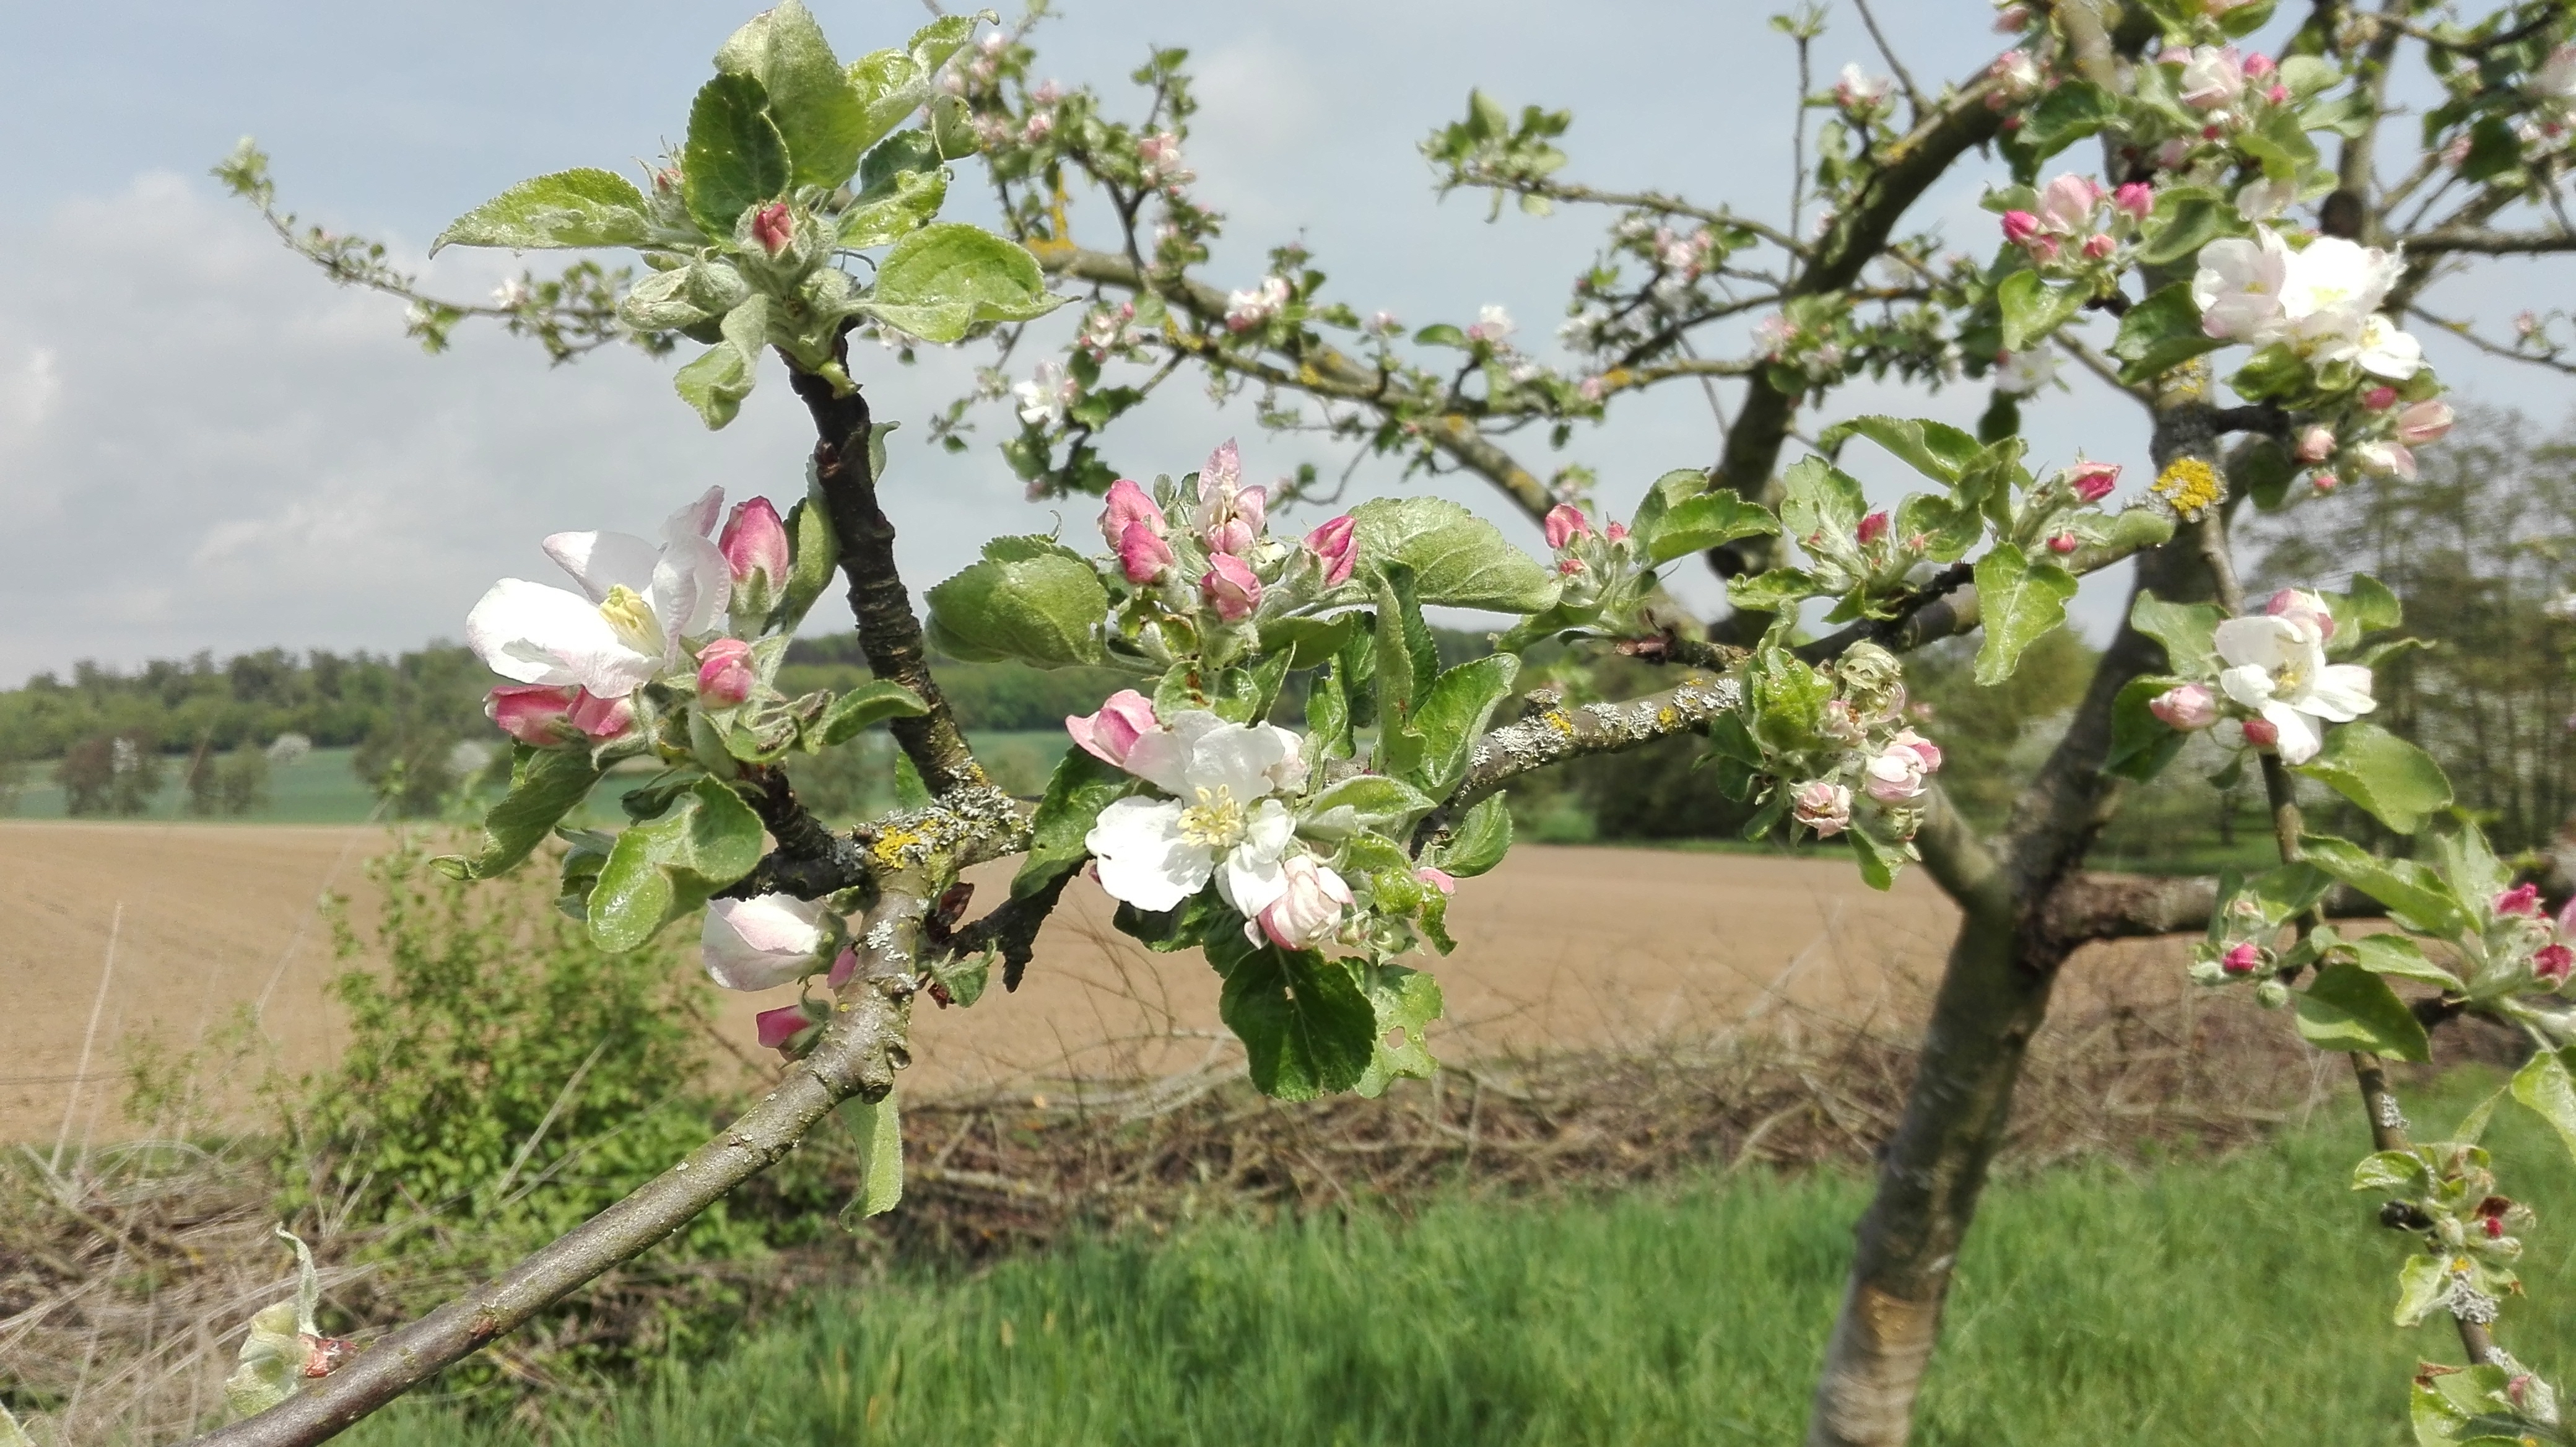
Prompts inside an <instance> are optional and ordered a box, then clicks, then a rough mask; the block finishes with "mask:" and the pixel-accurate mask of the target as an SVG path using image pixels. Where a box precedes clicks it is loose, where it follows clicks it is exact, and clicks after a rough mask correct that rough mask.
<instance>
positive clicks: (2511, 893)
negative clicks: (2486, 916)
mask: <svg viewBox="0 0 2576 1447" xmlns="http://www.w3.org/2000/svg"><path fill="white" fill-rule="evenodd" d="M2495 912H2496V914H2497V916H2498V917H2499V918H2501V917H2504V916H2507V915H2520V916H2523V917H2525V918H2528V919H2538V918H2540V886H2538V885H2536V884H2517V885H2515V886H2514V887H2513V888H2511V889H2508V890H2506V891H2505V892H2504V893H2502V894H2499V895H2497V896H2496V897H2495Z"/></svg>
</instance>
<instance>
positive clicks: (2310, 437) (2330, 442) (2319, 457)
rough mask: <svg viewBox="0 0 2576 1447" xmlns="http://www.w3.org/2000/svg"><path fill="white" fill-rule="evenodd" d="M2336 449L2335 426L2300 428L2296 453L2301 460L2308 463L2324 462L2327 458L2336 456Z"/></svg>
mask: <svg viewBox="0 0 2576 1447" xmlns="http://www.w3.org/2000/svg"><path fill="white" fill-rule="evenodd" d="M2334 450H2335V435H2334V429H2333V428H2331V427H2323V426H2316V427H2302V428H2300V429H2299V445H2298V449H2297V451H2296V453H2295V454H2294V455H2295V456H2297V458H2298V459H2299V461H2301V462H2306V463H2318V462H2323V461H2325V460H2326V459H2327V458H2329V457H2332V456H2334Z"/></svg>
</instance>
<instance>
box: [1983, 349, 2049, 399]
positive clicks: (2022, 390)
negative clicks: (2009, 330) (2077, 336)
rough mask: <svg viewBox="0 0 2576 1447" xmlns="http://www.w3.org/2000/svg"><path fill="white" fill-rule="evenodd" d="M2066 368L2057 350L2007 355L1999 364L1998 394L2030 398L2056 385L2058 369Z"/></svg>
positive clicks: (1997, 371) (2039, 350)
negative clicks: (2052, 384) (2033, 394)
mask: <svg viewBox="0 0 2576 1447" xmlns="http://www.w3.org/2000/svg"><path fill="white" fill-rule="evenodd" d="M2064 365H2065V363H2064V361H2062V360H2061V359H2060V358H2059V357H2058V355H2057V350H2056V349H2055V348H2054V347H2045V346H2042V347H2034V348H2032V349H2031V350H2029V351H2027V352H2006V353H2004V354H2003V355H2002V356H2001V357H1999V358H1998V359H1997V360H1996V362H1995V390H1996V391H1998V392H2002V393H2004V394H2006V395H2007V396H2013V397H2027V396H2029V395H2030V394H2032V393H2033V392H2036V391H2038V390H2039V389H2040V388H2042V387H2045V386H2047V385H2048V384H2050V383H2051V382H2054V381H2056V380H2057V373H2058V369H2059V368H2061V367H2063V366H2064Z"/></svg>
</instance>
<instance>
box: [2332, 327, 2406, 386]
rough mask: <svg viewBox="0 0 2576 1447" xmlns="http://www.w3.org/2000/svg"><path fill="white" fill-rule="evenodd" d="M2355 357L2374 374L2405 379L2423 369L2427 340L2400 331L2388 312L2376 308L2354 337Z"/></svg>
mask: <svg viewBox="0 0 2576 1447" xmlns="http://www.w3.org/2000/svg"><path fill="white" fill-rule="evenodd" d="M2321 355H2322V354H2321ZM2352 360H2353V364H2354V365H2355V366H2357V367H2359V368H2361V369H2362V370H2363V371H2365V372H2368V373H2370V374H2371V375H2372V376H2374V377H2386V378H2389V379H2390V380H2392V381H2398V382H2403V381H2405V380H2406V379H2407V378H2409V377H2412V376H2414V375H2415V374H2416V373H2417V372H2420V371H2422V370H2423V369H2424V344H2423V343H2422V342H2419V341H2417V340H2415V338H2414V337H2413V336H2412V335H2411V334H2409V333H2406V332H2402V331H2399V330H2398V329H2397V324H2396V323H2395V322H2392V321H2390V320H2389V319H2388V316H2387V314H2386V313H2385V312H2373V313H2372V314H2371V315H2370V316H2368V317H2367V318H2365V319H2363V321H2362V324H2361V331H2360V334H2359V335H2358V336H2356V337H2355V338H2354V339H2353V358H2352Z"/></svg>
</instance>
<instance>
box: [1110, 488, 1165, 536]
mask: <svg viewBox="0 0 2576 1447" xmlns="http://www.w3.org/2000/svg"><path fill="white" fill-rule="evenodd" d="M1102 502H1103V504H1104V506H1103V507H1102V508H1101V509H1100V536H1101V537H1102V538H1103V539H1105V540H1107V542H1108V544H1109V546H1110V547H1111V548H1113V549H1114V548H1119V547H1123V546H1125V544H1126V539H1127V529H1128V527H1129V525H1130V524H1142V525H1143V526H1144V528H1145V530H1146V531H1147V532H1150V533H1152V534H1153V535H1154V536H1156V537H1158V538H1159V537H1161V536H1163V535H1164V534H1165V533H1166V532H1168V531H1170V530H1171V524H1170V523H1169V522H1168V521H1166V520H1165V519H1164V517H1163V510H1162V509H1161V508H1159V507H1156V506H1155V505H1154V499H1153V498H1152V497H1151V496H1149V495H1148V494H1147V493H1146V491H1145V489H1144V488H1142V487H1140V486H1138V485H1137V484H1136V481H1135V479H1133V478H1126V477H1122V478H1120V479H1118V480H1117V481H1116V482H1113V483H1111V484H1109V495H1108V496H1107V497H1105V498H1103V499H1102Z"/></svg>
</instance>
